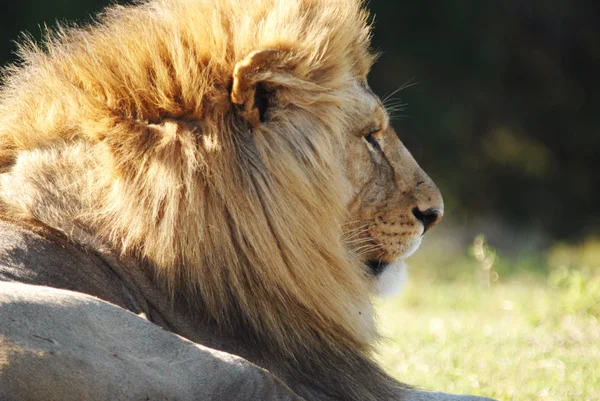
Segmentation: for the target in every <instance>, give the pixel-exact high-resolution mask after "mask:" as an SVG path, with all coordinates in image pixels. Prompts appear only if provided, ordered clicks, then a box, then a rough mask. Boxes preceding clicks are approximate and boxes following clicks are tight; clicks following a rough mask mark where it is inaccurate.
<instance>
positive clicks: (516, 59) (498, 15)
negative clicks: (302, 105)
mask: <svg viewBox="0 0 600 401" xmlns="http://www.w3.org/2000/svg"><path fill="white" fill-rule="evenodd" d="M108 3H109V2H108V1H104V0H54V1H42V0H26V1H21V2H10V3H9V2H5V3H4V4H3V6H2V9H3V13H1V14H0V63H2V64H5V63H7V62H12V61H15V56H14V51H15V49H16V46H15V44H14V40H16V39H18V38H19V35H20V32H22V31H27V32H29V33H31V34H32V35H33V36H34V37H36V38H38V37H39V36H40V32H41V29H40V27H41V26H43V25H44V24H48V25H49V26H53V25H54V24H55V21H56V20H59V21H73V20H76V21H79V22H84V21H89V20H90V15H93V14H94V13H95V12H97V11H99V10H101V9H102V8H103V7H104V6H106V5H107V4H108ZM368 6H369V8H370V9H371V11H372V13H373V15H374V17H375V32H374V42H373V44H374V47H375V48H376V49H377V50H380V51H382V55H381V58H380V60H379V62H378V64H377V65H376V66H375V67H374V69H373V72H372V73H371V77H370V83H371V86H372V87H373V88H374V90H375V91H376V92H377V93H378V94H379V95H380V96H382V97H384V96H385V95H386V94H389V93H390V92H392V91H393V90H395V89H397V88H400V87H403V86H406V88H405V89H403V90H401V91H400V92H399V93H397V94H396V95H395V96H394V98H397V97H399V98H400V99H401V100H402V102H406V103H407V106H406V107H405V109H404V110H396V111H395V112H394V113H393V114H394V115H395V116H396V119H395V126H396V129H397V131H398V132H399V134H400V137H401V138H402V140H403V141H404V142H405V144H406V145H407V146H408V148H409V149H410V150H411V151H412V153H413V155H414V156H415V158H416V159H417V160H418V161H419V163H420V164H421V165H422V166H423V167H424V169H425V170H426V171H427V172H428V173H429V174H430V175H431V176H432V177H433V178H434V180H435V181H436V182H437V183H438V184H439V186H440V187H441V189H442V191H443V193H444V195H445V199H446V203H447V214H449V215H450V216H452V218H453V220H454V222H455V223H457V224H462V225H469V224H471V223H472V222H473V221H475V220H477V219H480V218H482V217H485V218H492V219H495V220H497V221H500V222H502V224H504V225H508V226H510V227H512V229H514V230H515V232H516V231H522V230H527V231H528V232H535V233H539V234H540V236H541V237H544V238H547V239H548V240H554V239H567V240H578V239H581V238H583V237H584V236H588V235H596V234H598V233H599V231H600V208H599V207H598V206H599V205H600V179H599V177H598V175H599V173H600V157H599V156H598V154H597V152H598V151H600V132H599V131H600V130H599V128H598V127H599V125H598V123H597V120H598V116H597V113H596V112H597V110H598V107H599V106H600V104H599V103H600V102H599V100H598V98H597V96H596V94H597V93H598V92H600V80H598V79H597V78H596V74H597V73H598V71H599V67H600V6H599V5H598V4H597V2H595V1H594V0H553V1H543V0H488V1H478V0H462V1H447V0H432V1H427V2H419V1H412V2H408V1H397V0H371V1H370V2H369V4H368Z"/></svg>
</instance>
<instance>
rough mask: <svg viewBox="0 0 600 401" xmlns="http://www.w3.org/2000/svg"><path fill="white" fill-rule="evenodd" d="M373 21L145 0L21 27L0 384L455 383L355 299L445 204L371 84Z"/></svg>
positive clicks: (195, 389) (177, 395)
mask: <svg viewBox="0 0 600 401" xmlns="http://www.w3.org/2000/svg"><path fill="white" fill-rule="evenodd" d="M367 19H368V16H367V13H366V11H364V10H363V9H362V5H361V3H360V1H359V0H252V1H248V0H150V1H148V2H143V3H139V4H136V5H134V6H127V7H123V6H115V7H112V8H109V9H108V10H107V11H106V12H105V13H104V14H102V15H101V16H100V18H99V22H98V23H96V24H94V25H93V26H90V27H86V28H71V29H62V30H60V31H59V32H57V33H55V34H49V35H48V36H47V38H46V40H45V46H44V49H40V48H38V47H37V46H36V45H34V44H27V45H26V46H24V47H23V49H22V50H21V57H22V62H21V63H19V64H18V65H16V66H13V67H11V68H10V69H9V70H8V74H6V78H5V81H4V87H3V88H2V90H1V92H0V171H1V174H0V212H1V216H2V219H1V220H2V222H1V223H0V229H1V230H2V237H1V240H0V260H1V265H0V278H1V279H2V280H3V281H4V282H5V283H4V284H2V286H1V290H0V303H2V304H3V307H2V308H1V316H0V317H1V318H2V325H1V327H0V344H1V345H2V348H1V349H0V398H2V399H5V398H8V399H15V400H30V399H32V400H34V399H44V400H47V399H57V400H59V399H60V400H82V399H89V400H104V399H178V400H181V399H184V400H188V399H189V400H192V399H214V400H225V399H226V400H229V399H239V400H242V399H244V400H246V399H248V400H251V399H257V400H258V399H264V400H276V399H277V400H279V399H290V400H292V399H294V400H300V399H305V400H356V401H358V400H360V401H364V400H400V399H412V400H446V399H456V398H454V397H453V396H449V395H444V394H439V393H424V392H419V391H416V390H412V389H410V387H408V386H406V385H404V384H401V383H399V382H396V381H395V380H393V379H392V378H390V377H389V376H388V375H386V374H385V373H384V372H383V371H382V370H381V369H380V368H379V367H378V366H377V365H376V364H375V363H374V362H373V360H372V359H371V356H370V353H371V350H372V345H373V342H374V341H375V340H376V339H377V334H376V331H375V328H374V323H373V310H372V309H373V308H372V305H371V302H370V297H371V295H372V294H373V293H374V292H377V291H379V290H380V289H381V288H382V287H386V286H388V285H389V283H390V282H396V281H399V280H398V279H399V278H402V275H403V269H404V267H403V263H402V259H404V258H405V257H407V256H408V255H410V254H411V253H413V252H414V251H415V250H416V249H417V247H418V246H419V244H420V241H421V236H422V235H423V233H424V232H425V231H427V230H428V229H429V228H430V227H432V226H433V225H434V224H436V223H437V222H438V221H439V219H440V218H441V216H442V214H443V203H442V198H441V195H440V193H439V191H438V189H437V188H436V187H435V185H434V184H433V182H432V181H431V180H430V179H429V178H428V177H427V175H425V173H424V172H423V171H422V170H421V169H420V168H419V166H418V165H417V163H416V162H415V161H414V160H413V158H412V157H411V155H410V154H409V153H408V151H407V150H406V149H405V148H404V147H403V145H402V144H401V142H400V141H399V140H398V138H397V137H396V134H395V133H394V131H393V129H392V127H391V126H390V123H389V119H388V115H387V113H386V111H385V109H384V107H383V105H382V103H381V101H380V100H379V99H378V98H377V97H376V96H375V95H374V94H373V92H372V91H371V90H370V89H369V86H368V85H367V82H366V76H367V73H368V71H369V68H370V66H371V63H372V62H373V59H374V56H373V54H372V53H370V51H369V36H370V27H369V24H368V22H367ZM42 286H45V287H42ZM48 287H51V288H48ZM65 290H69V291H65ZM91 296H93V297H91ZM94 297H97V298H94ZM98 298H99V299H98ZM101 300H102V301H101ZM104 301H107V302H104ZM111 304H112V305H111ZM127 311H130V312H133V313H134V314H137V315H138V316H135V315H133V314H131V313H129V312H127ZM150 322H152V323H150ZM160 327H162V328H163V329H165V330H167V331H169V332H172V333H176V334H179V335H181V336H182V337H185V338H187V339H189V340H191V341H192V342H189V341H187V340H185V339H182V338H181V337H177V336H174V335H173V334H170V333H168V332H165V331H163V330H162V329H160ZM194 343H195V344H194ZM198 344H202V346H201V345H198ZM216 350H220V351H224V352H219V351H216ZM232 355H236V356H239V357H241V358H237V357H233V356H232ZM242 358H243V359H242ZM261 368H263V369H261ZM467 398H470V397H464V398H463V397H460V399H467Z"/></svg>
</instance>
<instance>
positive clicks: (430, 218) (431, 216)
mask: <svg viewBox="0 0 600 401" xmlns="http://www.w3.org/2000/svg"><path fill="white" fill-rule="evenodd" d="M412 212H413V215H414V216H415V217H416V218H417V220H419V221H420V222H421V223H423V227H424V230H423V234H425V233H426V232H427V230H429V229H430V228H431V227H433V226H435V225H436V224H437V223H439V221H440V220H441V219H442V216H443V213H442V211H440V210H439V209H434V208H429V209H427V210H424V211H421V210H419V208H418V207H415V208H414V209H413V210H412Z"/></svg>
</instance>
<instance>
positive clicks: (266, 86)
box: [231, 49, 291, 128]
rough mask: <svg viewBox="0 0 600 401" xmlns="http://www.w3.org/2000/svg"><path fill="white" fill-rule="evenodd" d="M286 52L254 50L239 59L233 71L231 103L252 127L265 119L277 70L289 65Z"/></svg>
mask: <svg viewBox="0 0 600 401" xmlns="http://www.w3.org/2000/svg"><path fill="white" fill-rule="evenodd" d="M290 62H291V60H290V56H289V52H287V51H284V50H275V49H266V50H255V51H253V52H252V53H250V54H249V55H248V56H246V57H245V58H244V59H243V60H241V61H239V62H238V63H237V64H236V66H235V68H234V70H233V84H232V87H231V102H232V103H233V104H235V105H237V106H238V107H239V114H240V116H241V117H242V118H243V119H244V120H246V121H247V122H248V123H249V124H250V125H251V126H252V127H253V128H257V127H258V126H260V124H261V123H263V122H265V116H266V113H267V110H268V108H269V105H270V100H271V99H270V98H271V96H272V95H273V93H272V92H273V89H274V87H275V86H276V85H277V81H278V78H280V76H281V73H282V72H283V71H285V70H287V69H288V68H289V67H290Z"/></svg>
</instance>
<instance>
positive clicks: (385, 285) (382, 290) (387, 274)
mask: <svg viewBox="0 0 600 401" xmlns="http://www.w3.org/2000/svg"><path fill="white" fill-rule="evenodd" d="M376 280H377V284H376V288H377V295H378V296H380V297H381V298H390V297H393V296H395V295H398V294H399V293H400V290H402V287H403V286H404V283H406V264H405V263H404V260H402V259H396V260H395V261H393V262H391V263H389V264H388V265H387V266H386V267H385V270H384V271H383V272H381V274H379V275H378V276H377V278H376Z"/></svg>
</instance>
